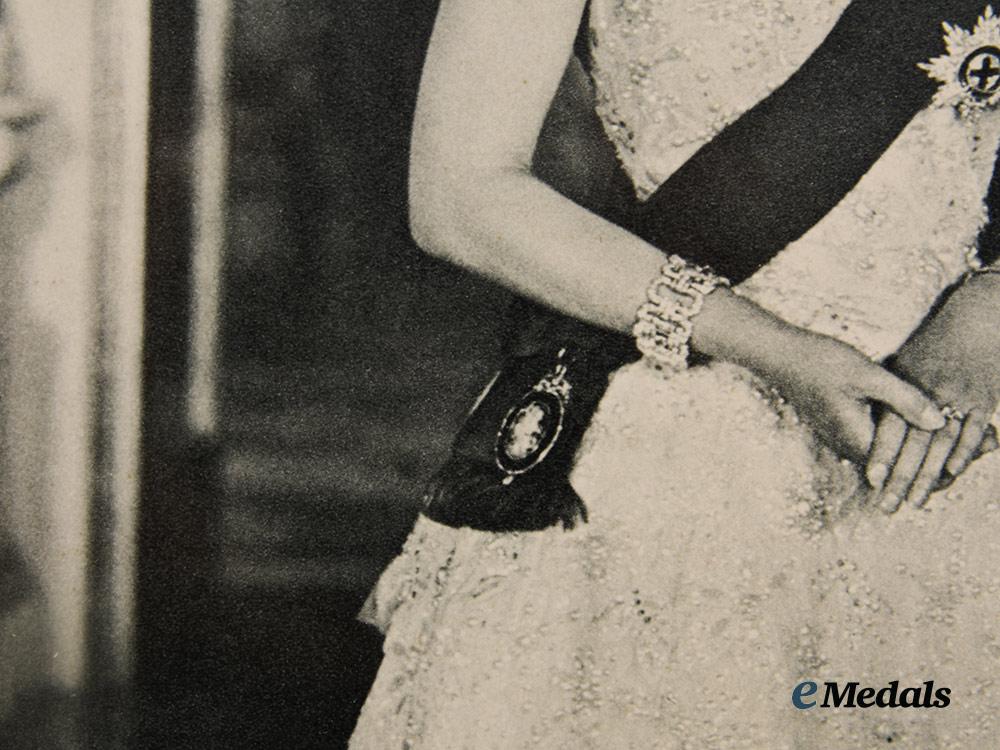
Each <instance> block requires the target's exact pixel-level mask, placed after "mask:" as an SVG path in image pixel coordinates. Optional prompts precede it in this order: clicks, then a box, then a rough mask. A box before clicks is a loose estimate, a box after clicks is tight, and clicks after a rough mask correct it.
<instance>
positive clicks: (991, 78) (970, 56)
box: [918, 5, 1000, 116]
mask: <svg viewBox="0 0 1000 750" xmlns="http://www.w3.org/2000/svg"><path fill="white" fill-rule="evenodd" d="M941 26H942V27H943V29H944V46H945V50H946V52H945V54H943V55H941V56H940V57H935V58H933V59H931V60H929V61H928V62H924V63H920V64H919V65H918V67H919V68H920V69H921V70H923V71H925V72H926V73H927V74H928V75H929V76H930V77H931V78H933V79H934V80H936V81H938V82H940V83H941V87H940V88H939V89H938V91H937V94H935V96H934V104H935V105H937V106H940V107H945V106H951V107H955V108H956V109H957V110H958V112H959V114H961V115H962V116H971V115H974V114H975V113H977V112H980V111H982V110H984V109H991V108H993V107H995V106H996V105H997V103H998V102H1000V17H997V15H996V14H995V13H994V12H993V6H992V5H988V6H986V10H984V11H983V14H982V15H981V16H980V17H979V19H978V20H977V21H976V25H975V26H974V27H973V28H972V31H968V30H966V29H963V28H961V27H959V26H954V25H952V24H950V23H947V22H945V23H942V24H941Z"/></svg>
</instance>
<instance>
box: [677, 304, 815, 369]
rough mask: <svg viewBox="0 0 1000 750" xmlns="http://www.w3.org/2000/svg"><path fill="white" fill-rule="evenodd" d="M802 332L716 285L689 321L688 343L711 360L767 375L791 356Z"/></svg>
mask: <svg viewBox="0 0 1000 750" xmlns="http://www.w3.org/2000/svg"><path fill="white" fill-rule="evenodd" d="M803 333H804V332H803V331H802V330H801V329H799V328H797V327H795V326H793V325H791V324H790V323H787V322H786V321H784V320H782V319H781V318H778V317H777V316H775V315H773V314H772V313H770V312H768V311H767V310H765V309H763V308H762V307H760V306H759V305H757V304H756V303H754V302H751V301H750V300H748V299H747V298H745V297H741V296H740V295H738V294H736V293H734V292H733V291H732V290H730V289H727V288H724V287H720V288H718V289H716V290H715V291H713V292H712V293H711V294H709V295H708V296H707V297H705V302H704V304H703V306H702V310H701V312H700V313H699V314H698V316H697V317H696V318H694V320H693V328H692V333H691V345H692V347H693V348H695V349H696V350H697V351H699V352H700V353H702V354H705V355H707V356H709V357H711V358H713V359H719V360H724V361H727V362H732V363H734V364H738V365H741V366H743V367H746V368H747V369H749V370H751V371H753V372H756V373H757V374H759V375H765V376H766V375H767V374H769V373H770V372H771V371H772V370H773V369H774V365H775V364H776V363H779V362H781V360H782V359H783V358H784V359H787V357H788V356H794V350H795V341H796V339H797V337H798V336H800V335H802V334H803Z"/></svg>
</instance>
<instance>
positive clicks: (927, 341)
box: [761, 274, 1000, 512]
mask: <svg viewBox="0 0 1000 750" xmlns="http://www.w3.org/2000/svg"><path fill="white" fill-rule="evenodd" d="M996 321H1000V274H983V275H976V276H973V277H972V278H970V279H968V280H967V281H966V283H964V284H962V285H961V286H960V287H959V288H957V289H956V290H955V292H954V293H953V294H951V296H950V297H949V298H948V299H947V300H946V301H945V302H944V303H943V304H941V305H940V306H939V307H938V308H937V310H936V311H935V312H934V313H933V314H932V315H930V316H928V318H927V319H926V320H925V321H924V323H923V324H922V325H921V326H920V328H919V329H918V330H917V331H916V332H914V334H913V335H912V336H911V337H910V338H909V340H907V342H906V343H905V344H904V345H903V346H902V347H901V348H900V350H899V351H898V352H897V353H896V354H895V355H894V356H893V357H892V358H891V359H890V360H889V361H888V362H887V363H886V364H885V366H882V365H879V364H877V363H875V362H872V361H871V360H870V359H868V358H867V357H865V356H864V355H863V354H861V353H860V352H858V351H857V350H855V349H854V348H852V347H850V346H848V345H846V344H843V343H841V342H839V341H836V340H834V339H832V338H829V337H826V336H820V335H818V334H812V333H809V332H807V331H803V330H802V329H797V331H796V332H795V334H793V335H794V339H795V341H794V342H793V343H792V344H791V349H790V351H791V350H793V351H794V352H795V354H796V355H797V356H792V357H788V354H789V352H788V351H786V352H785V353H784V356H781V355H780V354H779V356H781V359H782V361H781V363H780V364H779V365H776V366H775V367H773V368H765V370H764V371H762V372H761V374H762V375H763V376H764V377H765V379H767V380H768V381H769V382H771V383H772V384H773V385H775V386H776V387H777V389H778V391H779V392H781V393H782V395H784V396H785V397H786V398H787V399H788V400H789V401H790V402H791V403H792V405H793V406H795V408H796V410H797V411H798V413H799V414H800V415H801V416H802V417H803V419H805V420H806V421H807V422H808V423H809V424H810V425H811V427H812V428H813V430H814V431H815V433H816V434H817V436H818V437H819V438H820V439H821V440H822V441H823V442H825V443H826V444H827V445H829V446H830V447H831V448H832V449H833V450H834V451H836V452H837V454H838V455H841V456H843V457H845V458H847V459H849V460H851V461H853V462H854V463H856V464H857V465H858V466H863V467H864V468H865V475H866V477H867V479H868V482H869V484H870V485H871V487H872V492H871V499H872V502H874V503H877V504H878V505H879V506H880V507H881V508H883V509H884V510H886V511H887V512H893V511H895V510H896V509H898V508H899V506H900V505H901V504H902V502H903V501H904V500H909V501H910V502H912V503H913V504H914V505H916V506H923V505H924V503H926V501H927V498H928V496H929V495H930V493H931V492H932V491H933V490H935V489H937V488H939V487H942V486H944V485H946V484H947V483H948V482H950V481H952V480H953V479H954V478H955V477H957V476H958V475H959V474H961V472H962V471H964V470H965V469H966V467H968V465H969V463H970V462H971V461H972V460H974V459H975V458H976V457H977V456H979V455H982V454H983V453H985V452H988V451H990V450H993V449H995V448H996V447H997V440H996V435H995V433H994V432H993V430H992V428H991V427H990V418H991V416H992V415H993V412H994V410H995V408H996V405H997V403H998V401H1000V336H998V333H997V330H996ZM946 404H947V405H949V406H950V407H952V408H953V409H956V410H958V411H959V412H960V413H961V414H962V415H963V416H961V418H950V419H945V417H944V416H943V415H942V412H941V407H942V406H944V405H946ZM873 407H874V408H873ZM873 413H874V414H875V420H874V421H873Z"/></svg>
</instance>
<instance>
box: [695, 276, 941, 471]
mask: <svg viewBox="0 0 1000 750" xmlns="http://www.w3.org/2000/svg"><path fill="white" fill-rule="evenodd" d="M691 340H692V343H693V344H694V345H695V347H696V348H697V349H698V350H700V351H702V352H704V353H706V354H709V355H710V356H712V357H715V358H717V359H724V360H728V361H731V362H735V363H736V364H740V365H743V366H744V367H746V368H748V369H749V370H751V371H752V372H754V373H756V374H757V375H759V376H760V377H761V378H763V379H764V380H765V381H766V382H767V383H768V384H769V385H771V386H773V387H774V388H775V389H776V390H777V391H778V393H780V394H781V396H782V397H784V398H785V399H787V400H788V401H789V403H791V404H792V406H794V407H795V410H796V412H797V413H798V414H799V415H800V416H801V417H802V418H803V419H804V420H805V421H806V422H807V423H808V424H809V425H810V426H811V427H812V428H813V429H814V430H815V432H816V433H817V435H818V436H819V437H820V439H821V440H822V441H823V442H824V443H826V444H827V445H828V446H829V447H830V448H832V449H833V450H834V451H835V452H836V453H837V454H838V455H839V456H842V457H844V458H847V459H850V460H851V461H854V462H855V463H857V464H859V465H861V464H863V463H864V459H865V457H866V456H867V455H868V450H869V448H870V446H871V442H872V436H873V434H874V431H875V425H874V422H873V420H872V410H871V406H872V404H873V403H879V404H882V405H884V406H885V407H887V408H888V409H891V410H892V411H894V412H895V413H897V414H900V415H902V416H903V419H905V420H906V421H905V422H904V424H910V425H913V426H914V427H916V428H918V429H921V430H926V431H933V430H937V429H939V428H941V427H943V426H944V423H945V420H944V418H943V417H942V416H941V412H940V409H939V408H938V406H937V404H935V403H934V402H933V401H932V400H931V399H930V398H928V397H927V396H926V395H924V394H923V393H922V392H921V391H920V390H919V389H918V388H916V387H914V386H913V385H910V384H909V383H907V382H906V381H904V380H902V379H901V378H899V377H897V376H896V375H893V374H892V373H890V372H889V371H888V370H886V369H885V368H883V367H881V366H880V365H878V364H876V363H875V362H872V361H871V360H870V359H869V358H868V357H866V356H865V355H864V354H862V353H861V352H859V351H857V350H856V349H854V348H853V347H851V346H848V345H847V344H844V343H842V342H840V341H837V340H836V339H833V338H830V337H829V336H822V335H820V334H817V333H812V332H810V331H806V330H804V329H801V328H798V327H796V326H793V325H791V324H789V323H786V322H785V321H783V320H780V319H779V318H777V317H775V316H773V315H771V314H770V313H768V312H766V311H764V310H762V309H761V308H760V307H758V306H756V305H754V304H753V303H752V302H750V301H748V300H746V299H744V298H742V297H739V296H737V295H735V294H733V293H731V292H729V291H728V290H724V289H718V290H716V291H715V292H713V293H712V294H710V295H709V296H708V297H707V298H706V299H705V306H704V308H703V309H702V312H701V313H700V314H699V315H698V316H696V317H695V318H694V331H693V334H692V339H691Z"/></svg>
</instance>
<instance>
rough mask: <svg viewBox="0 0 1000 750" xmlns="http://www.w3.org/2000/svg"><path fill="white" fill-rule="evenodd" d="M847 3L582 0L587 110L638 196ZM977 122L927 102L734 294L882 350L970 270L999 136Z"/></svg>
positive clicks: (772, 79)
mask: <svg viewBox="0 0 1000 750" xmlns="http://www.w3.org/2000/svg"><path fill="white" fill-rule="evenodd" d="M848 4H849V3H848V0H824V1H822V2H817V1H816V0H740V1H738V2H730V1H724V0H692V1H690V2H688V1H686V0H685V1H684V2H681V0H595V2H594V3H593V6H592V8H591V30H592V45H593V58H594V78H595V82H596V85H597V89H598V101H599V104H598V109H599V112H600V115H601V117H602V118H603V121H604V123H605V128H606V130H607V132H608V134H609V135H610V137H611V138H612V140H613V141H614V143H615V145H616V148H617V151H618V154H619V157H620V159H621V161H622V163H623V165H624V166H625V168H626V170H627V171H628V173H629V175H630V176H631V178H632V180H633V183H634V185H635V189H636V193H637V194H638V195H639V197H640V198H645V197H648V196H649V195H650V194H651V193H652V192H653V191H654V190H655V189H656V188H657V187H658V186H659V185H660V184H661V183H662V182H663V181H664V180H666V179H667V178H668V177H669V176H670V175H671V174H672V173H673V172H674V171H675V170H676V169H677V168H678V167H679V166H680V165H681V164H683V163H684V161H686V160H687V159H688V158H690V157H691V156H692V155H693V154H694V153H695V151H696V150H697V149H698V148H699V147H700V146H701V145H702V144H703V143H705V142H706V141H708V140H710V139H711V138H712V137H713V136H714V135H715V134H716V133H718V132H719V131H721V130H722V129H723V128H724V127H725V126H726V125H728V124H729V123H731V122H733V121H734V120H736V119H737V118H739V117H740V115H742V114H743V113H744V112H745V111H747V110H748V109H749V108H751V107H752V106H754V105H755V104H756V103H757V102H758V101H760V100H761V99H763V98H765V97H766V96H767V95H768V94H769V93H770V92H771V91H773V90H774V89H775V88H776V87H778V86H780V85H781V84H782V83H783V82H784V81H785V80H786V79H787V78H788V77H789V76H790V75H791V74H792V73H793V72H794V71H795V70H796V69H797V68H798V67H800V66H801V65H802V63H803V62H804V61H805V60H806V58H807V57H808V56H809V55H810V53H811V52H812V51H813V50H815V48H816V47H817V46H818V45H819V44H820V43H821V42H822V41H823V39H824V37H825V36H826V34H827V33H828V32H829V31H830V29H831V28H832V27H833V25H834V24H835V23H836V21H837V19H838V18H839V16H840V14H841V13H842V12H843V10H844V9H845V8H846V7H847V5H848ZM924 62H926V61H923V60H914V61H913V64H914V66H917V65H918V64H920V63H924ZM979 114H980V115H981V116H979V117H975V118H963V117H960V116H959V115H958V113H957V110H956V108H955V107H954V106H952V105H950V104H949V103H948V102H946V101H944V100H943V98H942V97H939V98H938V100H936V103H935V105H933V106H931V107H928V108H927V109H926V110H924V111H922V112H920V113H919V114H918V115H917V116H916V117H915V118H914V119H913V120H912V121H911V123H910V124H909V125H908V127H907V128H905V130H904V131H903V132H902V133H901V135H900V136H899V138H898V139H897V140H896V142H895V143H894V144H893V145H892V146H891V147H890V148H889V150H888V151H887V152H886V153H885V154H884V155H883V157H882V158H881V159H880V160H879V162H878V163H877V164H876V165H875V166H874V167H873V168H872V169H871V170H870V171H869V173H868V174H867V175H866V176H865V177H864V178H863V179H862V180H861V182H859V184H858V185H857V186H856V187H855V189H854V190H853V191H852V192H851V193H850V194H849V195H848V196H847V197H846V198H845V199H844V200H843V201H842V202H841V203H840V204H839V205H838V206H837V207H836V208H835V209H834V210H833V211H831V212H830V213H829V214H828V215H827V216H826V217H825V219H824V220H823V221H821V222H820V223H819V224H817V225H816V226H815V227H813V229H812V230H811V231H809V232H808V233H807V234H806V235H804V236H803V237H802V238H800V239H799V240H798V241H796V242H794V243H792V244H791V245H789V246H788V247H787V248H786V249H785V250H784V252H782V253H780V254H779V255H778V256H777V257H776V258H774V259H773V260H772V261H771V263H769V264H768V265H767V266H766V267H765V268H763V269H761V271H759V272H758V273H757V274H756V275H755V276H754V277H752V278H751V279H749V280H748V281H747V282H745V283H744V284H743V285H742V286H741V291H742V292H743V293H744V294H746V295H747V296H749V297H751V298H753V299H754V300H755V301H757V302H758V303H760V304H761V305H763V306H764V307H767V308H768V309H770V310H772V311H773V312H775V313H777V314H779V315H781V316H782V317H784V318H785V319H787V320H789V321H790V322H793V323H795V324H797V325H801V326H805V327H808V328H810V329H812V330H815V331H817V332H820V333H825V334H828V335H832V336H836V337H838V338H840V339H842V340H844V341H846V342H848V343H850V344H852V345H854V346H856V347H858V348H859V349H861V350H863V351H865V352H866V353H867V354H869V355H871V356H873V357H877V358H881V357H884V356H886V355H888V354H890V353H891V352H892V351H894V350H895V349H896V348H898V346H899V345H900V344H901V343H902V342H903V341H904V340H905V338H906V336H907V335H908V334H909V333H910V332H911V331H912V330H913V328H914V327H916V325H917V324H918V323H919V322H920V320H921V319H922V318H923V316H924V315H925V314H926V311H927V310H928V308H929V307H930V305H931V304H932V302H933V300H934V299H935V298H936V297H937V295H938V294H939V293H940V292H941V290H942V289H943V288H944V287H946V286H947V285H948V284H950V283H951V282H952V281H954V280H955V279H956V278H957V277H958V276H959V275H960V274H961V273H962V272H963V271H965V270H966V269H967V268H968V266H969V263H970V262H971V261H973V259H974V252H975V249H974V248H975V242H976V237H977V235H978V233H979V230H980V229H981V227H982V225H983V223H984V221H985V218H986V217H985V209H984V204H983V198H984V196H985V194H986V190H987V186H988V184H989V178H990V175H991V171H992V166H993V157H994V154H995V153H996V149H997V143H998V140H1000V122H998V121H1000V117H998V114H997V113H996V112H993V111H989V112H982V113H979Z"/></svg>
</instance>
